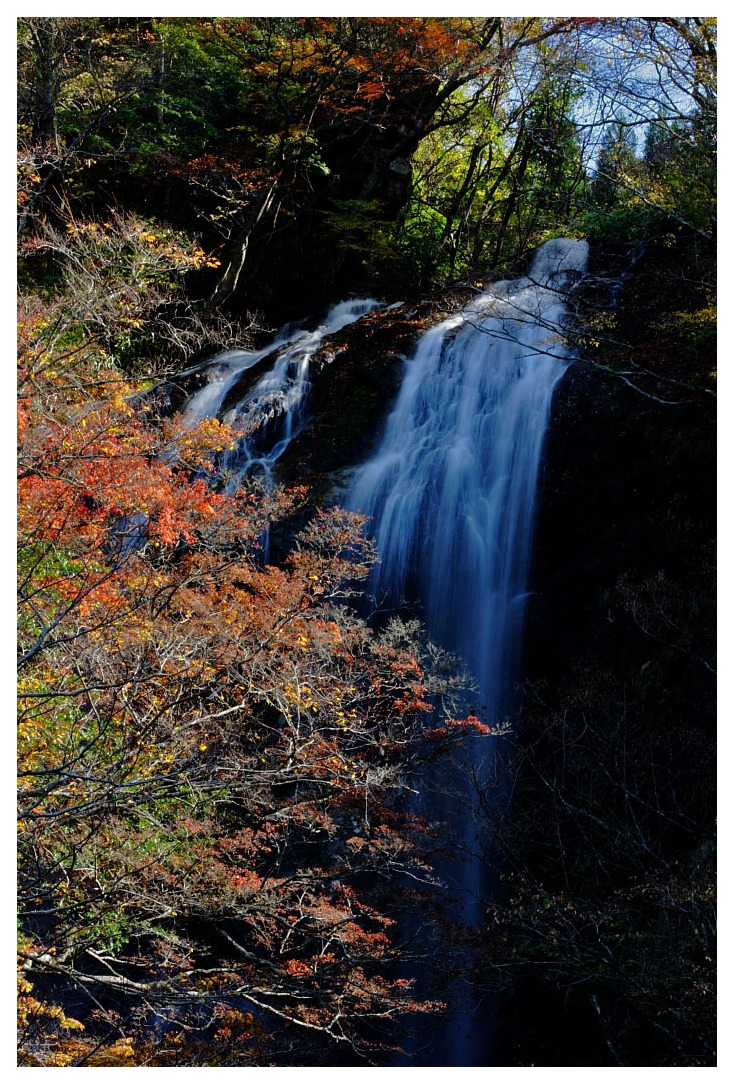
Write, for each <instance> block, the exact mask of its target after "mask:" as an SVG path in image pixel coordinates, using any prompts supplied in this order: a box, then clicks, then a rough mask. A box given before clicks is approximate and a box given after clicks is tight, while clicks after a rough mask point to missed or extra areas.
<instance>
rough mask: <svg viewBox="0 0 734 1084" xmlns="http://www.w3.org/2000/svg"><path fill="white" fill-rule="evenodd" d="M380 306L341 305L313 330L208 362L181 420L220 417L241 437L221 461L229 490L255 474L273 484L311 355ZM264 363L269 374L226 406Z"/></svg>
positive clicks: (298, 425)
mask: <svg viewBox="0 0 734 1084" xmlns="http://www.w3.org/2000/svg"><path fill="white" fill-rule="evenodd" d="M379 307H380V302H378V301H375V300H374V299H373V298H363V299H358V300H351V301H342V302H341V303H340V304H338V305H335V306H334V307H333V308H332V309H331V310H330V311H329V313H328V315H327V316H326V318H325V319H324V321H323V323H321V324H319V325H318V327H316V328H315V329H314V330H312V331H307V330H304V329H303V328H301V329H296V330H293V329H292V328H285V329H284V330H283V331H281V333H280V334H279V335H278V336H277V337H276V338H275V339H274V340H273V341H272V342H270V343H268V344H267V345H266V346H265V347H263V348H262V349H260V350H254V351H249V350H226V351H223V352H222V353H221V354H216V355H215V356H214V357H212V358H211V359H210V361H209V363H208V367H207V378H208V379H207V383H206V384H204V386H203V387H202V388H200V389H199V390H198V391H197V392H196V393H195V394H194V395H192V396H191V397H190V398H189V400H188V402H187V403H186V405H185V407H184V417H185V418H187V419H189V420H190V421H191V422H192V423H196V422H198V421H200V420H201V419H202V418H208V417H215V416H220V417H222V419H223V420H224V421H226V422H228V423H229V424H230V425H232V427H233V428H234V429H235V431H236V432H239V433H241V435H242V437H241V440H240V442H239V444H238V446H237V448H236V449H235V450H234V451H231V452H227V453H226V454H225V455H224V456H223V458H222V461H221V463H220V467H219V469H220V472H221V473H222V474H223V475H225V476H226V477H227V478H228V484H229V486H230V487H232V488H236V487H237V486H238V485H239V484H240V482H241V481H242V479H243V478H244V477H245V476H247V475H252V474H255V473H258V472H259V473H260V474H261V475H262V478H263V481H264V484H265V486H266V487H270V486H271V485H272V481H273V468H274V466H275V464H276V462H277V461H278V459H280V457H281V456H282V454H283V452H284V451H285V450H286V448H287V447H288V445H289V444H290V442H291V441H292V440H293V438H294V437H295V436H297V435H298V433H299V432H300V431H301V429H302V427H303V423H304V420H305V405H306V400H307V396H308V390H309V368H310V363H311V359H312V358H313V356H314V354H315V353H316V351H317V350H318V349H319V348H320V346H321V345H322V344H323V342H324V340H325V339H326V338H328V336H329V335H333V334H335V333H336V332H337V331H340V330H341V328H343V327H346V326H347V324H352V323H354V321H355V320H358V319H359V318H360V317H361V316H364V315H365V314H366V313H368V312H371V311H372V310H373V309H376V308H379ZM268 358H272V359H273V364H272V366H271V367H270V368H269V369H268V371H267V372H265V373H264V374H263V375H262V376H261V377H260V378H259V380H257V381H256V382H255V383H254V385H253V386H252V387H251V388H250V389H249V390H248V391H247V392H245V393H244V394H243V395H242V396H241V398H240V399H238V400H236V401H235V402H234V403H229V402H228V399H230V398H231V395H232V393H233V392H234V390H235V388H236V386H237V384H238V382H239V381H240V380H241V379H242V377H243V375H244V374H245V373H246V372H247V371H248V370H249V369H252V368H253V367H254V366H256V365H258V364H259V363H261V362H265V361H266V360H267V359H268Z"/></svg>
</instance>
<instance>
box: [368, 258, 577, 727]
mask: <svg viewBox="0 0 734 1084" xmlns="http://www.w3.org/2000/svg"><path fill="white" fill-rule="evenodd" d="M587 255H588V246H587V244H586V242H585V241H572V240H567V239H555V240H551V241H548V242H546V243H545V244H544V245H543V246H542V247H541V248H540V249H538V251H537V252H536V254H535V257H534V260H533V264H532V268H531V270H530V273H529V275H528V276H527V277H524V278H519V279H514V280H508V281H504V282H498V283H495V284H494V285H493V286H492V287H491V288H490V289H489V290H487V292H486V293H484V294H482V295H481V296H479V297H477V298H476V299H475V300H473V301H472V302H471V303H470V304H469V305H467V306H466V307H465V308H464V309H463V310H462V311H461V312H459V313H458V314H457V315H456V316H453V317H451V318H450V319H447V320H444V321H443V322H442V323H440V324H439V325H438V326H436V327H434V328H432V329H430V330H429V331H428V332H426V333H425V334H424V335H423V337H422V338H421V340H420V341H419V343H418V347H417V349H416V351H415V355H414V357H413V358H412V360H410V361H409V362H408V363H407V366H406V370H405V375H404V378H403V382H402V386H401V389H400V392H399V394H398V398H397V401H396V403H395V407H394V409H393V411H392V414H391V415H390V417H389V419H388V421H387V425H386V429H385V433H384V437H383V439H382V443H381V444H380V446H379V449H378V451H377V453H376V454H375V456H374V457H373V458H372V459H371V460H369V461H368V462H367V463H366V464H365V465H364V466H363V467H362V468H361V469H360V470H359V472H358V474H357V475H356V477H355V479H354V482H353V485H352V487H351V490H350V493H349V495H348V500H347V503H348V504H349V506H350V507H351V508H355V509H359V510H360V511H362V512H364V513H366V514H367V515H368V516H370V517H371V534H372V535H373V537H374V539H375V541H376V543H377V547H378V550H379V553H380V556H381V563H380V564H379V565H378V566H377V568H376V570H375V574H374V578H373V582H372V587H373V589H374V591H375V593H376V595H377V597H378V600H379V599H380V598H382V597H383V596H389V597H390V598H391V599H392V601H393V603H399V602H400V601H401V600H402V599H404V598H407V599H408V600H409V601H411V602H417V603H419V605H420V606H421V607H422V609H423V612H424V617H425V622H426V625H427V628H428V631H429V633H430V634H431V636H432V637H433V638H434V639H435V640H437V641H439V642H440V643H442V644H443V645H444V646H445V647H447V648H448V649H450V650H452V651H454V652H456V653H457V654H459V655H460V656H461V657H462V658H463V660H464V661H465V662H466V664H467V666H468V667H469V669H470V671H471V672H472V674H473V676H474V678H475V680H476V682H477V685H478V688H479V692H480V695H481V707H482V709H483V711H484V713H485V714H486V715H487V716H488V717H491V716H494V715H495V714H496V713H497V712H498V711H501V710H503V707H504V705H505V704H506V697H507V690H508V682H509V681H511V679H512V677H513V673H514V667H515V663H516V659H517V653H518V645H519V632H520V629H521V624H522V617H523V611H524V601H525V591H526V575H527V569H528V561H529V555H530V546H531V540H532V524H533V506H534V498H535V490H536V483H537V477H538V468H539V463H540V457H541V450H542V444H543V436H544V433H545V429H546V426H547V420H548V414H549V409H550V403H551V397H552V394H553V390H554V388H555V386H556V384H557V383H558V381H559V379H560V378H561V376H562V375H563V373H564V371H565V369H566V367H567V365H568V356H567V353H566V351H565V348H564V346H563V342H562V340H561V338H560V329H561V325H562V323H563V319H564V315H565V311H566V307H565V301H566V291H567V289H568V286H569V284H570V282H571V281H572V279H573V278H574V276H575V275H577V274H578V272H580V271H582V270H583V268H584V266H585V264H586V259H587Z"/></svg>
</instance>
